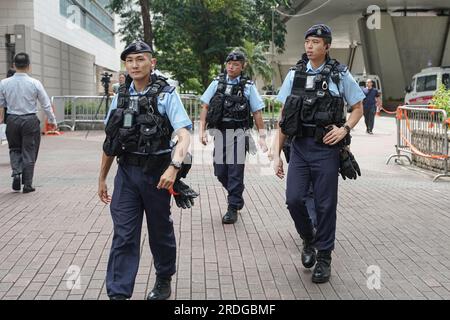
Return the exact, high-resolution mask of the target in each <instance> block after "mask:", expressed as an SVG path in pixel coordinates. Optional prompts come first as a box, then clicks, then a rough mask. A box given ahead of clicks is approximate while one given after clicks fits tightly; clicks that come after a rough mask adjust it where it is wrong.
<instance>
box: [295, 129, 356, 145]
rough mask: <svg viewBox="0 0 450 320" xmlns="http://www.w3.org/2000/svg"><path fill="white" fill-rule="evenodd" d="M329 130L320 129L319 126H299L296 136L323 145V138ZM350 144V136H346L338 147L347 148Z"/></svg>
mask: <svg viewBox="0 0 450 320" xmlns="http://www.w3.org/2000/svg"><path fill="white" fill-rule="evenodd" d="M330 130H331V127H330V129H327V128H324V127H320V126H304V125H301V127H300V133H299V134H298V135H297V137H298V138H314V140H315V141H316V142H317V143H322V144H323V137H325V135H326V134H327V133H328V132H329V131H330ZM350 143H351V136H350V134H347V135H346V136H345V138H344V139H342V140H341V141H340V142H339V143H338V145H340V146H347V145H350Z"/></svg>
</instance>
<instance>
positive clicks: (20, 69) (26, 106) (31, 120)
mask: <svg viewBox="0 0 450 320" xmlns="http://www.w3.org/2000/svg"><path fill="white" fill-rule="evenodd" d="M14 66H15V69H16V72H15V73H14V74H13V75H12V76H11V77H9V78H7V79H4V80H2V81H1V82H0V124H2V123H3V120H4V108H5V107H7V108H8V111H7V112H8V118H7V123H6V124H7V126H6V137H7V139H8V145H9V156H10V160H11V168H12V178H13V183H12V189H13V190H15V191H20V190H21V185H22V184H23V189H22V192H23V193H29V192H33V191H35V188H34V187H33V176H34V166H35V163H36V160H37V157H38V152H39V145H40V143H41V129H40V121H39V119H38V117H37V116H36V113H37V111H38V109H37V102H39V103H40V104H41V106H42V108H43V109H44V111H45V113H46V115H47V118H48V122H49V125H50V130H55V129H56V118H55V114H54V113H53V110H52V106H51V103H50V99H49V97H48V95H47V93H46V92H45V90H44V87H43V86H42V83H41V82H40V81H39V80H36V79H34V78H31V77H30V76H29V75H28V73H29V72H30V57H29V55H28V54H27V53H23V52H22V53H18V54H16V56H15V57H14Z"/></svg>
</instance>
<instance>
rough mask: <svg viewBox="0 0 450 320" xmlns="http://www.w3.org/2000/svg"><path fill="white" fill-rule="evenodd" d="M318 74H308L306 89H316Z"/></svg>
mask: <svg viewBox="0 0 450 320" xmlns="http://www.w3.org/2000/svg"><path fill="white" fill-rule="evenodd" d="M315 78H316V76H307V77H306V86H305V89H314V85H315V81H314V79H315Z"/></svg>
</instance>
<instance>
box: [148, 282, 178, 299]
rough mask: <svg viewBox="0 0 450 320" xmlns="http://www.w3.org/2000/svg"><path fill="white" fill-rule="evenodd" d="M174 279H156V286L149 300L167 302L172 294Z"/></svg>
mask: <svg viewBox="0 0 450 320" xmlns="http://www.w3.org/2000/svg"><path fill="white" fill-rule="evenodd" d="M171 281H172V279H170V278H169V279H167V278H160V277H156V282H155V286H154V287H153V290H152V291H150V293H149V294H148V296H147V300H166V299H167V298H169V297H170V295H171V293H172V288H171V286H170V283H171Z"/></svg>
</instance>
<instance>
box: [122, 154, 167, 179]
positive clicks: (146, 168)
mask: <svg viewBox="0 0 450 320" xmlns="http://www.w3.org/2000/svg"><path fill="white" fill-rule="evenodd" d="M170 161H171V153H170V152H169V153H163V154H160V155H152V154H151V155H141V154H135V153H128V152H127V153H124V154H123V155H121V156H120V157H118V158H117V162H118V163H119V164H120V165H129V166H134V167H141V168H142V171H143V172H144V173H148V174H153V175H157V176H161V175H162V174H163V173H164V171H166V169H167V167H168V166H169V164H170Z"/></svg>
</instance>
